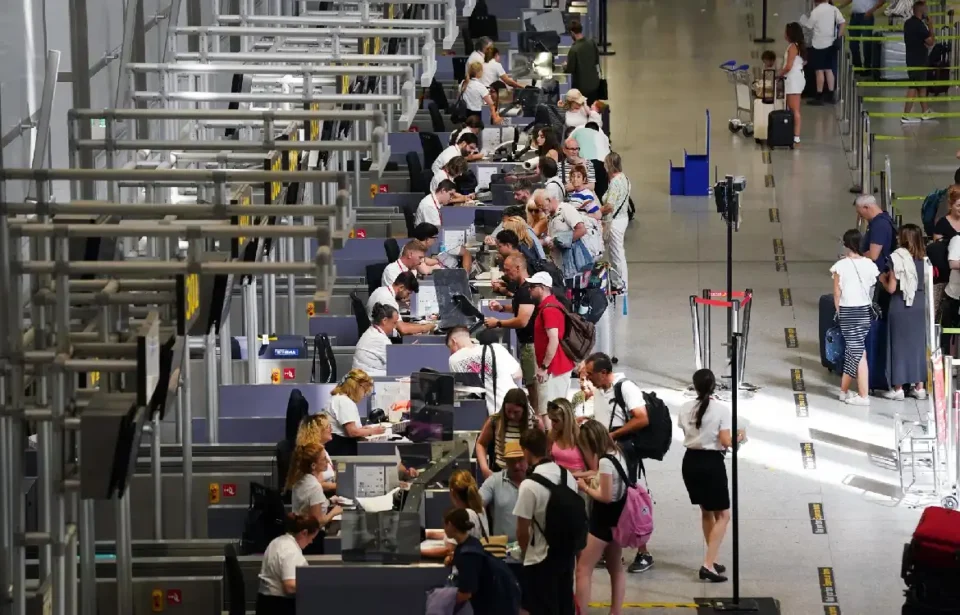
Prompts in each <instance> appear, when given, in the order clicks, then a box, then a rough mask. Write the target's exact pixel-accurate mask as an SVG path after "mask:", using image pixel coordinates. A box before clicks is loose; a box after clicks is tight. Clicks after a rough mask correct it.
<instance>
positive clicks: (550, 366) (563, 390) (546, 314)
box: [527, 271, 575, 416]
mask: <svg viewBox="0 0 960 615" xmlns="http://www.w3.org/2000/svg"><path fill="white" fill-rule="evenodd" d="M527 284H528V286H529V288H530V295H531V296H532V297H533V300H534V301H536V302H537V303H538V307H537V316H536V320H535V323H534V327H533V352H534V355H535V356H536V359H537V380H538V382H539V383H540V390H539V399H538V401H539V404H538V405H539V407H538V408H537V412H538V414H540V415H541V416H543V415H546V413H547V403H548V402H551V401H553V400H554V399H557V398H559V397H563V398H564V399H566V397H567V392H568V391H569V390H570V378H571V374H572V372H573V368H574V367H575V365H574V362H573V361H572V360H571V359H570V358H569V357H568V356H567V355H566V354H565V353H564V352H563V348H561V347H560V340H562V339H563V336H564V335H566V333H567V324H566V320H567V319H566V315H565V313H564V310H563V307H562V306H561V305H560V301H559V300H558V299H557V298H556V297H555V296H553V278H552V277H550V274H549V273H547V272H545V271H541V272H539V273H535V274H533V275H532V276H531V277H529V278H527Z"/></svg>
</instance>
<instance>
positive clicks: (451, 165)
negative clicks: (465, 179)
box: [430, 156, 476, 205]
mask: <svg viewBox="0 0 960 615" xmlns="http://www.w3.org/2000/svg"><path fill="white" fill-rule="evenodd" d="M468 168H469V167H468V166H467V161H466V159H465V158H463V157H462V156H457V157H456V158H454V159H452V160H451V161H450V162H448V163H447V164H445V165H444V166H443V168H442V169H440V170H439V171H437V172H436V173H434V174H433V179H431V180H430V192H431V193H433V194H436V193H437V192H438V191H439V190H440V186H441V185H446V184H444V182H445V181H449V182H450V183H451V184H453V183H454V182H455V181H456V179H457V178H458V177H460V176H461V175H463V174H464V173H466V172H467V170H468ZM449 190H450V188H449V186H447V191H448V192H449ZM474 198H476V195H475V194H466V195H464V194H460V193H458V192H457V191H456V184H454V190H453V192H452V194H450V195H449V197H448V199H447V203H448V204H450V205H456V204H458V203H466V202H467V201H471V200H473V199H474Z"/></svg>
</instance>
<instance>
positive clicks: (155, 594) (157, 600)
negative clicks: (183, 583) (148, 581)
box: [150, 589, 164, 613]
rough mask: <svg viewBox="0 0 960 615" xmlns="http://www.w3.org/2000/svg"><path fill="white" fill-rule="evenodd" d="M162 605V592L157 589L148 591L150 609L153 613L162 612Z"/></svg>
mask: <svg viewBox="0 0 960 615" xmlns="http://www.w3.org/2000/svg"><path fill="white" fill-rule="evenodd" d="M163 607H164V602H163V592H162V591H161V590H159V589H155V590H153V591H152V592H150V610H151V611H153V612H154V613H163Z"/></svg>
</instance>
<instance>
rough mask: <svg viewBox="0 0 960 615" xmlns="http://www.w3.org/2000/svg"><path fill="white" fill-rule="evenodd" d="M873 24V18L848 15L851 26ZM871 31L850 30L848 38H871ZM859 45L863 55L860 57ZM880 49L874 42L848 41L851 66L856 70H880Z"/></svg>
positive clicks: (860, 14)
mask: <svg viewBox="0 0 960 615" xmlns="http://www.w3.org/2000/svg"><path fill="white" fill-rule="evenodd" d="M873 24H874V18H873V16H870V17H867V16H866V15H864V14H863V13H853V14H852V15H850V25H851V26H872V25H873ZM873 35H874V33H873V30H852V31H851V32H850V36H853V37H861V36H873ZM861 44H862V45H863V47H862V49H863V53H862V55H861ZM881 52H882V50H881V47H880V45H879V44H878V43H876V42H874V41H867V42H863V43H861V42H860V41H850V55H851V56H852V59H853V65H854V66H856V67H858V68H861V67H862V68H871V69H873V70H875V71H879V70H880V57H881Z"/></svg>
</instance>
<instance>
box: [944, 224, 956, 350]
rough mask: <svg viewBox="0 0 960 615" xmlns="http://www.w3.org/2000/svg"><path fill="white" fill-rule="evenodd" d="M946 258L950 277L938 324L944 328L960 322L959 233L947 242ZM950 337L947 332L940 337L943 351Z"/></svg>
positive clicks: (945, 288)
mask: <svg viewBox="0 0 960 615" xmlns="http://www.w3.org/2000/svg"><path fill="white" fill-rule="evenodd" d="M947 260H948V261H949V262H950V279H949V280H947V285H946V286H945V287H944V289H943V295H944V296H943V301H942V302H941V304H940V314H941V316H940V318H941V321H940V324H941V326H943V328H945V329H949V328H953V327H956V326H958V323H960V235H954V236H953V239H951V240H950V243H949V244H947ZM952 337H953V336H952V335H948V334H944V335H942V336H941V337H940V340H941V342H940V344H941V347H942V348H943V350H944V352H949V350H950V346H951V342H952V341H953V340H952Z"/></svg>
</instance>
